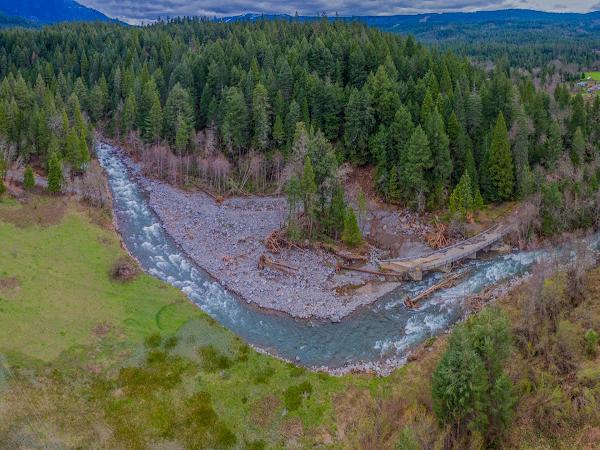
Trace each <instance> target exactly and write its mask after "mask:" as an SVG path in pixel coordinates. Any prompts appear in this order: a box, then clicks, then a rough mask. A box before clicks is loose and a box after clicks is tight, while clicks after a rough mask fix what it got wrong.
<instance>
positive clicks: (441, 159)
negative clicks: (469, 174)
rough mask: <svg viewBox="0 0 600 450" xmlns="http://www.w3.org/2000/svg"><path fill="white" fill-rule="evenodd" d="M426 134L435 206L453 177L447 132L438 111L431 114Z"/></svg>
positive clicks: (431, 189) (439, 201)
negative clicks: (431, 165)
mask: <svg viewBox="0 0 600 450" xmlns="http://www.w3.org/2000/svg"><path fill="white" fill-rule="evenodd" d="M425 132H426V134H427V139H428V140H429V148H430V151H431V158H432V163H433V167H432V170H431V175H430V180H429V183H430V186H431V188H430V191H431V193H432V194H433V195H435V198H434V199H433V200H434V204H439V203H441V201H442V199H443V195H444V191H445V190H446V188H447V187H448V184H449V181H450V176H451V175H452V159H451V158H450V148H449V141H448V136H447V135H446V132H445V126H444V119H443V118H442V115H441V114H440V113H439V112H438V111H437V108H436V109H434V110H433V112H431V113H430V114H429V116H428V118H427V121H426V123H425Z"/></svg>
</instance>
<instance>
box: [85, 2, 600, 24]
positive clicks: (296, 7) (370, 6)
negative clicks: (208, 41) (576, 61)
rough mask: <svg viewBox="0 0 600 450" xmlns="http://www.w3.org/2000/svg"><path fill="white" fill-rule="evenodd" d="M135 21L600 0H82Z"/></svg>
mask: <svg viewBox="0 0 600 450" xmlns="http://www.w3.org/2000/svg"><path fill="white" fill-rule="evenodd" d="M79 2H80V3H82V4H84V5H87V6H91V7H92V8H96V9H98V10H100V11H102V12H103V13H105V14H106V15H109V16H111V17H116V18H119V19H121V20H125V21H128V22H131V23H139V22H141V21H148V20H154V19H157V18H158V17H167V16H169V17H174V16H229V15H237V14H244V13H248V12H252V13H288V14H294V13H295V12H296V11H298V13H299V14H301V15H303V14H304V15H316V14H319V13H321V12H326V13H327V14H329V15H334V14H335V13H336V12H337V13H338V14H340V15H344V16H351V15H390V14H413V13H427V12H442V11H476V10H486V9H488V10H489V9H506V8H528V9H538V10H545V11H580V12H587V11H591V10H597V9H600V1H599V0H283V1H281V0H280V1H276V0H79Z"/></svg>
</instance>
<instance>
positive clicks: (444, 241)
mask: <svg viewBox="0 0 600 450" xmlns="http://www.w3.org/2000/svg"><path fill="white" fill-rule="evenodd" d="M426 240H427V245H429V246H430V247H431V248H433V249H434V250H437V249H440V248H444V247H448V245H449V244H450V239H449V238H448V225H446V224H445V223H442V222H436V224H435V231H434V232H433V233H430V234H428V235H427V236H426Z"/></svg>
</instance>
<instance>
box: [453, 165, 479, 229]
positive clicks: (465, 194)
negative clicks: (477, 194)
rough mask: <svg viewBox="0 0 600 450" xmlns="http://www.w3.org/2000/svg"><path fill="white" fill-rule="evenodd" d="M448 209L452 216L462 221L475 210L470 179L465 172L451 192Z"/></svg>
mask: <svg viewBox="0 0 600 450" xmlns="http://www.w3.org/2000/svg"><path fill="white" fill-rule="evenodd" d="M449 209H450V212H451V213H452V214H456V215H458V216H460V217H461V218H463V219H464V218H465V217H466V216H467V215H468V214H469V213H470V212H472V211H473V210H474V209H475V200H474V198H473V188H472V186H471V178H470V177H469V174H468V173H467V172H466V171H465V172H464V173H463V176H462V177H461V178H460V182H459V183H458V184H457V185H456V187H455V188H454V190H453V191H452V195H450V208H449Z"/></svg>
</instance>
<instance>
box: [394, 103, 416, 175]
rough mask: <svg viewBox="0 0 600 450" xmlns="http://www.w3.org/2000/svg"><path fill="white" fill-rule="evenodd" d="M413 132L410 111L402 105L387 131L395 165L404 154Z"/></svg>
mask: <svg viewBox="0 0 600 450" xmlns="http://www.w3.org/2000/svg"><path fill="white" fill-rule="evenodd" d="M414 130H415V125H414V123H413V120H412V117H411V114H410V111H409V110H408V109H407V108H406V107H405V106H404V105H402V106H401V107H400V109H398V111H397V112H396V115H395V116H394V121H393V122H392V124H391V125H390V130H389V138H390V150H391V157H392V161H394V162H395V163H396V164H398V163H399V162H400V161H402V155H403V154H404V152H406V147H407V146H408V141H410V138H411V136H412V134H413V131H414Z"/></svg>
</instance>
